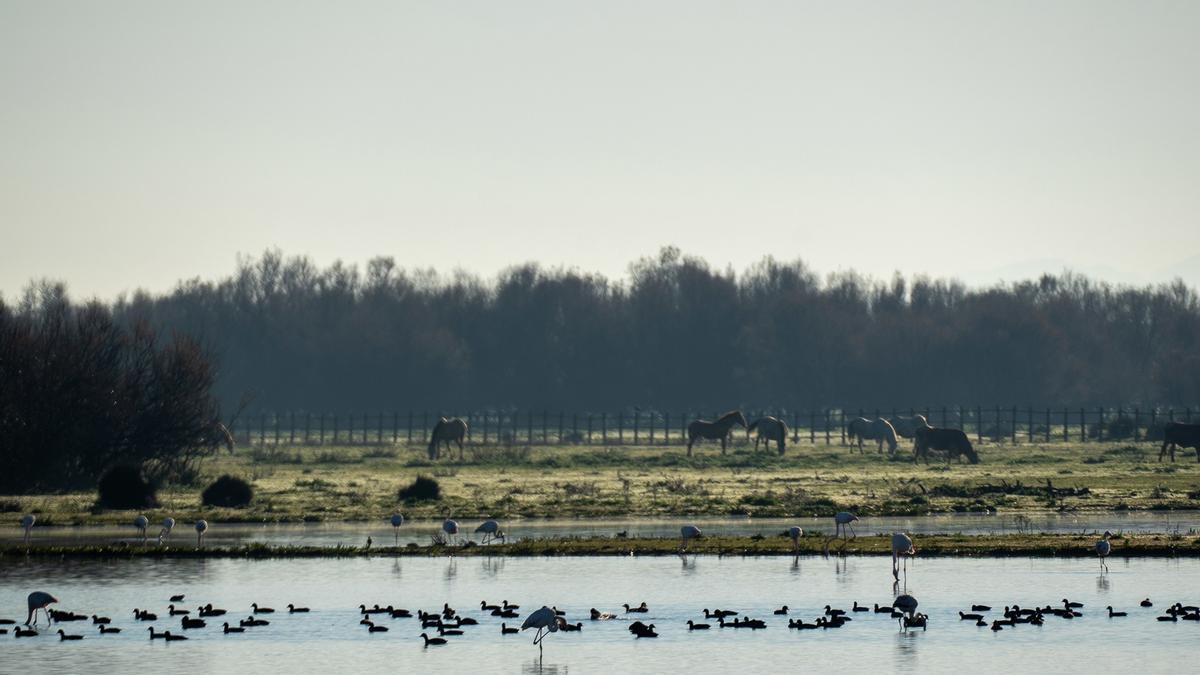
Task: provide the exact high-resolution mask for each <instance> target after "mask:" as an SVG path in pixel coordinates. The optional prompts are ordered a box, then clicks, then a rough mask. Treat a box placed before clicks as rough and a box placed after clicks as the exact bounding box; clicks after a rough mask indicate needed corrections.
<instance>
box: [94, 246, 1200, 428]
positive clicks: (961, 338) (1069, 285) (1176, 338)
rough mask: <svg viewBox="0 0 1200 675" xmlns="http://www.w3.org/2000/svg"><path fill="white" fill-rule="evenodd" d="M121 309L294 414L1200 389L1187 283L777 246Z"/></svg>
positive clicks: (370, 275) (265, 270)
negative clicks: (205, 353)
mask: <svg viewBox="0 0 1200 675" xmlns="http://www.w3.org/2000/svg"><path fill="white" fill-rule="evenodd" d="M97 311H98V310H97ZM113 311H114V314H115V316H116V317H117V318H118V319H119V320H120V321H121V322H122V323H124V324H125V325H135V324H137V323H138V322H143V323H145V324H146V325H152V326H155V327H157V328H158V329H160V330H170V331H178V332H181V333H184V334H188V335H192V336H195V337H197V338H198V339H200V340H201V341H203V342H204V343H205V344H207V345H208V346H210V347H211V348H212V349H213V350H214V351H215V352H216V353H217V354H218V355H219V357H220V360H221V365H222V368H221V376H220V378H219V380H218V382H217V391H218V393H219V395H220V397H221V399H222V401H223V402H225V403H227V404H233V403H234V402H236V401H237V400H238V399H239V398H240V397H241V395H242V394H243V393H244V392H248V391H249V392H253V393H254V395H255V396H256V401H255V407H256V408H257V407H263V408H265V409H276V410H284V409H295V410H304V409H307V410H322V411H349V410H368V409H369V410H378V409H383V410H392V409H400V410H404V409H406V408H409V407H413V408H418V409H420V408H427V409H430V410H439V409H440V410H466V409H484V408H488V407H494V408H504V407H518V408H537V409H540V408H543V407H549V408H551V409H565V410H578V411H585V410H616V409H620V408H627V407H629V406H633V405H637V406H641V407H643V408H647V407H649V408H658V409H670V410H683V409H703V410H713V409H721V408H726V407H732V406H735V405H746V406H766V407H805V408H807V407H816V406H831V405H832V406H839V405H843V406H849V407H857V406H862V407H871V406H908V405H925V404H952V405H958V404H965V405H971V404H975V403H983V404H990V403H1002V404H1021V405H1025V404H1030V405H1055V406H1058V405H1063V404H1067V405H1072V406H1077V405H1101V404H1117V403H1120V404H1141V405H1153V404H1173V405H1187V404H1194V403H1195V402H1197V401H1200V351H1198V350H1197V344H1196V339H1197V337H1198V336H1200V303H1198V300H1197V295H1196V293H1195V291H1194V290H1192V289H1190V288H1188V287H1186V286H1184V285H1183V284H1182V283H1181V282H1177V283H1175V284H1171V285H1164V286H1157V287H1144V288H1134V287H1124V286H1117V287H1114V286H1111V285H1109V284H1106V283H1103V282H1098V281H1094V280H1091V279H1088V278H1086V277H1082V276H1078V275H1074V274H1070V273H1067V274H1063V275H1061V276H1044V277H1042V278H1040V279H1037V280H1031V281H1024V282H1019V283H1013V284H1007V285H998V286H995V287H991V288H983V289H969V288H967V287H965V286H964V285H962V284H961V283H958V282H956V281H952V280H940V279H939V280H934V279H928V278H920V277H918V278H915V279H905V278H901V277H899V276H897V277H895V278H893V279H891V280H887V281H883V282H880V281H872V280H870V279H867V278H864V277H862V276H860V275H858V274H855V273H840V274H834V275H830V276H829V277H827V278H824V279H822V278H818V276H817V275H815V274H814V273H813V272H812V271H811V270H810V269H809V268H808V267H806V266H805V264H804V263H802V262H799V261H797V262H781V261H778V260H774V259H771V258H767V259H765V260H763V261H762V262H760V263H758V264H756V265H754V266H753V267H751V268H750V269H748V270H746V271H744V272H742V273H740V274H737V273H734V272H733V271H719V270H714V269H712V268H711V267H710V266H709V265H708V264H707V263H705V262H704V261H703V260H699V259H696V258H692V257H688V256H685V255H683V254H681V253H680V252H679V251H678V250H677V249H674V248H666V249H663V250H662V251H661V252H660V253H659V254H658V255H657V256H655V257H652V258H643V259H641V260H638V261H636V262H635V263H633V264H632V265H631V266H630V269H629V275H628V278H626V279H623V280H620V281H614V280H609V279H606V278H604V277H602V276H598V275H595V274H588V273H582V272H578V271H574V270H564V269H547V268H543V267H539V266H538V265H534V264H528V265H522V266H518V267H514V268H511V269H509V270H507V271H505V272H504V273H502V274H500V275H499V276H498V278H496V279H495V280H492V281H484V280H481V279H479V278H476V277H473V276H471V275H468V274H464V273H457V274H454V275H451V276H439V275H437V274H436V273H434V272H432V271H426V270H405V269H401V268H398V267H397V266H396V264H395V262H394V261H393V259H391V258H376V259H374V260H371V261H370V262H369V263H368V264H367V265H366V267H365V269H362V270H360V269H359V268H357V267H355V266H350V265H345V264H342V263H335V264H334V265H332V266H330V267H328V268H325V269H320V268H318V267H317V266H316V265H315V264H314V263H313V262H312V261H311V260H310V259H307V258H304V257H296V258H287V257H285V256H283V255H281V254H280V253H278V252H274V251H270V252H267V253H265V254H264V255H263V256H261V257H259V258H257V259H247V260H244V261H242V263H241V264H240V265H239V267H238V269H237V271H236V273H235V274H234V275H233V276H231V277H229V278H225V279H221V280H218V281H201V280H193V281H188V282H185V283H182V284H181V285H180V286H179V287H178V288H177V289H176V290H175V291H173V292H171V293H169V294H166V295H161V296H152V295H149V294H145V293H139V294H136V295H135V296H133V297H131V298H127V299H122V300H120V301H118V302H117V303H116V304H115V306H114V307H113Z"/></svg>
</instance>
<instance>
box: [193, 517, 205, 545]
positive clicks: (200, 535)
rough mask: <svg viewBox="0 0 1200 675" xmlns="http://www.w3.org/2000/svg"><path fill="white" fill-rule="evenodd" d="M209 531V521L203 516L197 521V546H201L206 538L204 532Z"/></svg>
mask: <svg viewBox="0 0 1200 675" xmlns="http://www.w3.org/2000/svg"><path fill="white" fill-rule="evenodd" d="M207 531H208V521H207V520H205V519H203V518H201V519H200V520H197V521H196V548H199V547H200V545H201V542H202V541H203V539H204V533H205V532H207Z"/></svg>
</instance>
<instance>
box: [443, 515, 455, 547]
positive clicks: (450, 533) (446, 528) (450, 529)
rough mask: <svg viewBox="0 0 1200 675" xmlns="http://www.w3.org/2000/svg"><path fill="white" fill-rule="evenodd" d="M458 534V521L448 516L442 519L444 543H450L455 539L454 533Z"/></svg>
mask: <svg viewBox="0 0 1200 675" xmlns="http://www.w3.org/2000/svg"><path fill="white" fill-rule="evenodd" d="M456 534H458V521H455V520H451V519H450V518H447V519H445V520H443V521H442V540H443V541H442V543H443V544H450V543H452V542H453V541H454V535H456Z"/></svg>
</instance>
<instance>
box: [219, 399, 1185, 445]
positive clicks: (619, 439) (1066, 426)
mask: <svg viewBox="0 0 1200 675" xmlns="http://www.w3.org/2000/svg"><path fill="white" fill-rule="evenodd" d="M743 412H744V413H745V414H746V418H747V421H749V422H753V421H754V420H755V419H757V418H759V417H763V416H768V415H769V416H772V417H776V418H778V419H780V420H783V421H784V422H786V423H787V425H788V432H789V434H790V437H791V442H793V443H800V442H803V441H808V442H809V443H812V444H824V445H844V444H845V443H846V423H847V422H848V421H851V420H854V419H856V418H858V417H866V418H868V419H874V418H877V417H884V418H887V419H895V418H898V417H905V416H907V417H912V416H913V415H918V414H919V415H923V416H924V417H925V418H926V419H927V420H928V421H929V424H931V425H933V426H937V427H952V428H958V429H962V430H963V431H965V432H966V433H967V434H968V435H969V436H973V437H974V438H975V439H976V440H978V441H983V440H985V439H986V440H990V441H994V442H1010V443H1019V442H1028V443H1054V442H1060V443H1070V442H1081V441H1119V440H1129V441H1154V440H1161V438H1162V429H1163V426H1164V425H1165V424H1166V423H1167V422H1170V421H1181V422H1191V421H1192V409H1191V408H1190V407H1189V408H1183V409H1181V410H1176V409H1174V408H1167V409H1162V408H1151V409H1148V410H1142V409H1140V408H1137V407H1134V408H1122V407H1115V408H1106V407H1098V408H1090V409H1088V408H1068V407H1065V406H1064V407H1059V408H1050V407H1043V408H1034V407H1032V406H1026V407H1019V406H1007V407H1006V406H991V407H987V406H974V407H966V406H956V407H953V406H942V407H925V408H903V409H901V408H891V409H887V410H885V409H880V408H871V409H863V408H858V409H847V408H823V409H819V410H808V411H801V410H795V409H778V410H756V411H743ZM719 416H720V414H719V413H717V412H705V413H701V412H698V411H686V412H679V413H670V412H660V411H644V410H630V411H621V412H616V413H607V412H600V413H596V412H587V413H568V412H562V411H558V412H551V411H548V410H541V411H533V410H525V411H477V412H457V413H456V412H444V411H443V412H431V411H421V412H416V411H405V412H398V411H393V412H383V411H376V412H359V413H348V414H334V413H315V412H307V411H288V412H282V413H280V412H261V413H259V414H256V415H249V416H243V417H241V418H239V419H237V420H235V421H232V422H230V423H229V424H228V425H227V426H229V427H230V430H231V432H232V433H233V435H234V438H235V439H236V440H237V442H238V443H241V444H245V445H284V444H286V445H396V444H414V443H418V444H427V443H428V442H429V432H430V430H431V429H432V427H433V425H434V424H435V423H436V422H437V420H438V419H439V418H441V417H460V418H462V419H463V420H465V421H466V422H467V425H468V431H467V442H468V443H471V444H476V445H480V444H482V445H488V444H496V445H531V446H532V445H627V444H632V445H686V444H687V440H688V438H687V426H688V424H689V423H690V422H692V421H693V420H696V419H707V420H715V419H717V418H718V417H719ZM737 430H738V429H737V428H736V427H735V432H736V431H737ZM735 438H736V433H735Z"/></svg>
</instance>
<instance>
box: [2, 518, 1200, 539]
mask: <svg viewBox="0 0 1200 675" xmlns="http://www.w3.org/2000/svg"><path fill="white" fill-rule="evenodd" d="M18 519H19V515H14V516H11V517H10V519H9V522H8V523H6V525H7V527H4V528H3V529H0V541H3V542H7V543H13V542H19V541H21V538H22V536H23V532H22V531H21V529H20V528H19V527H18V526H17V520H18ZM481 520H482V519H467V518H463V519H460V520H459V524H460V526H461V528H462V532H463V534H464V536H470V535H471V533H472V532H473V531H474V529H475V527H476V526H477V525H478V524H479V522H481ZM684 523H695V524H697V525H699V526H700V527H701V528H702V529H703V530H704V531H705V533H707V534H710V535H720V534H725V535H750V534H759V533H761V534H765V535H774V534H779V533H780V532H782V531H784V530H786V529H787V528H788V526H790V525H797V524H798V525H800V526H801V527H803V528H805V530H806V531H825V530H828V531H830V532H832V530H833V520H832V519H831V518H790V519H780V518H746V517H742V518H662V519H647V518H636V519H606V520H601V519H597V520H591V519H588V520H584V519H578V520H576V519H570V520H516V521H509V522H502V523H501V524H502V526H503V527H504V530H505V531H506V532H507V533H508V535H509V538H510V539H512V538H518V539H520V538H539V537H566V536H589V537H592V536H602V537H611V536H614V535H615V534H616V533H617V532H626V533H628V535H629V536H631V537H638V536H643V537H677V536H679V526H680V525H682V524H684ZM209 525H210V529H209V531H208V533H207V534H206V535H205V541H207V542H209V543H210V544H212V545H221V546H227V545H233V544H247V543H265V544H271V545H286V544H290V545H306V546H336V545H338V544H342V545H347V546H361V545H363V543H365V542H366V540H367V537H368V536H369V537H372V538H373V539H374V541H375V542H376V545H391V544H393V542H395V541H397V539H396V534H399V538H398V541H399V543H400V544H401V545H404V544H407V543H417V544H421V545H426V544H428V543H429V540H430V539H429V538H430V535H432V534H433V533H435V532H437V531H439V528H440V526H441V521H429V520H425V521H411V522H407V523H405V524H404V526H403V527H401V528H400V530H399V532H398V533H397V532H394V531H393V530H392V527H391V526H390V525H389V524H388V522H387V514H385V515H384V517H382V518H380V520H379V521H378V522H374V523H328V524H322V523H309V524H283V525H263V524H245V523H210V524H209ZM855 528H856V529H857V531H858V532H859V533H860V534H872V533H876V532H894V531H904V532H912V533H916V534H921V533H930V532H933V533H964V534H1004V533H1009V534H1012V533H1016V532H1018V531H1025V532H1072V533H1079V532H1103V531H1104V530H1112V531H1113V532H1117V531H1124V532H1127V533H1134V534H1137V533H1151V532H1153V533H1163V532H1181V533H1184V534H1187V533H1189V532H1192V531H1200V511H1154V512H1145V511H1141V512H1131V513H1103V514H1060V513H1038V514H1031V515H1027V516H1024V517H1022V516H1017V515H1008V514H1000V515H979V514H949V515H937V516H911V517H879V518H875V517H871V518H863V520H862V521H860V522H858V523H855ZM157 532H158V527H157V524H156V523H152V524H151V527H150V529H149V533H150V535H151V538H153V536H154V535H156V534H157ZM33 537H34V540H35V541H37V542H41V543H75V544H81V543H111V542H116V541H128V542H136V541H140V539H139V538H138V537H137V536H135V530H134V529H133V527H132V526H131V525H130V526H87V527H42V526H38V527H35V528H34V531H33ZM475 538H476V540H478V536H476V537H475ZM172 540H173V541H174V543H176V544H186V543H187V542H189V541H191V542H193V543H194V542H195V540H196V534H195V532H194V531H193V530H192V527H191V523H185V522H180V523H179V524H178V525H176V526H175V532H174V534H173V535H172Z"/></svg>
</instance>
